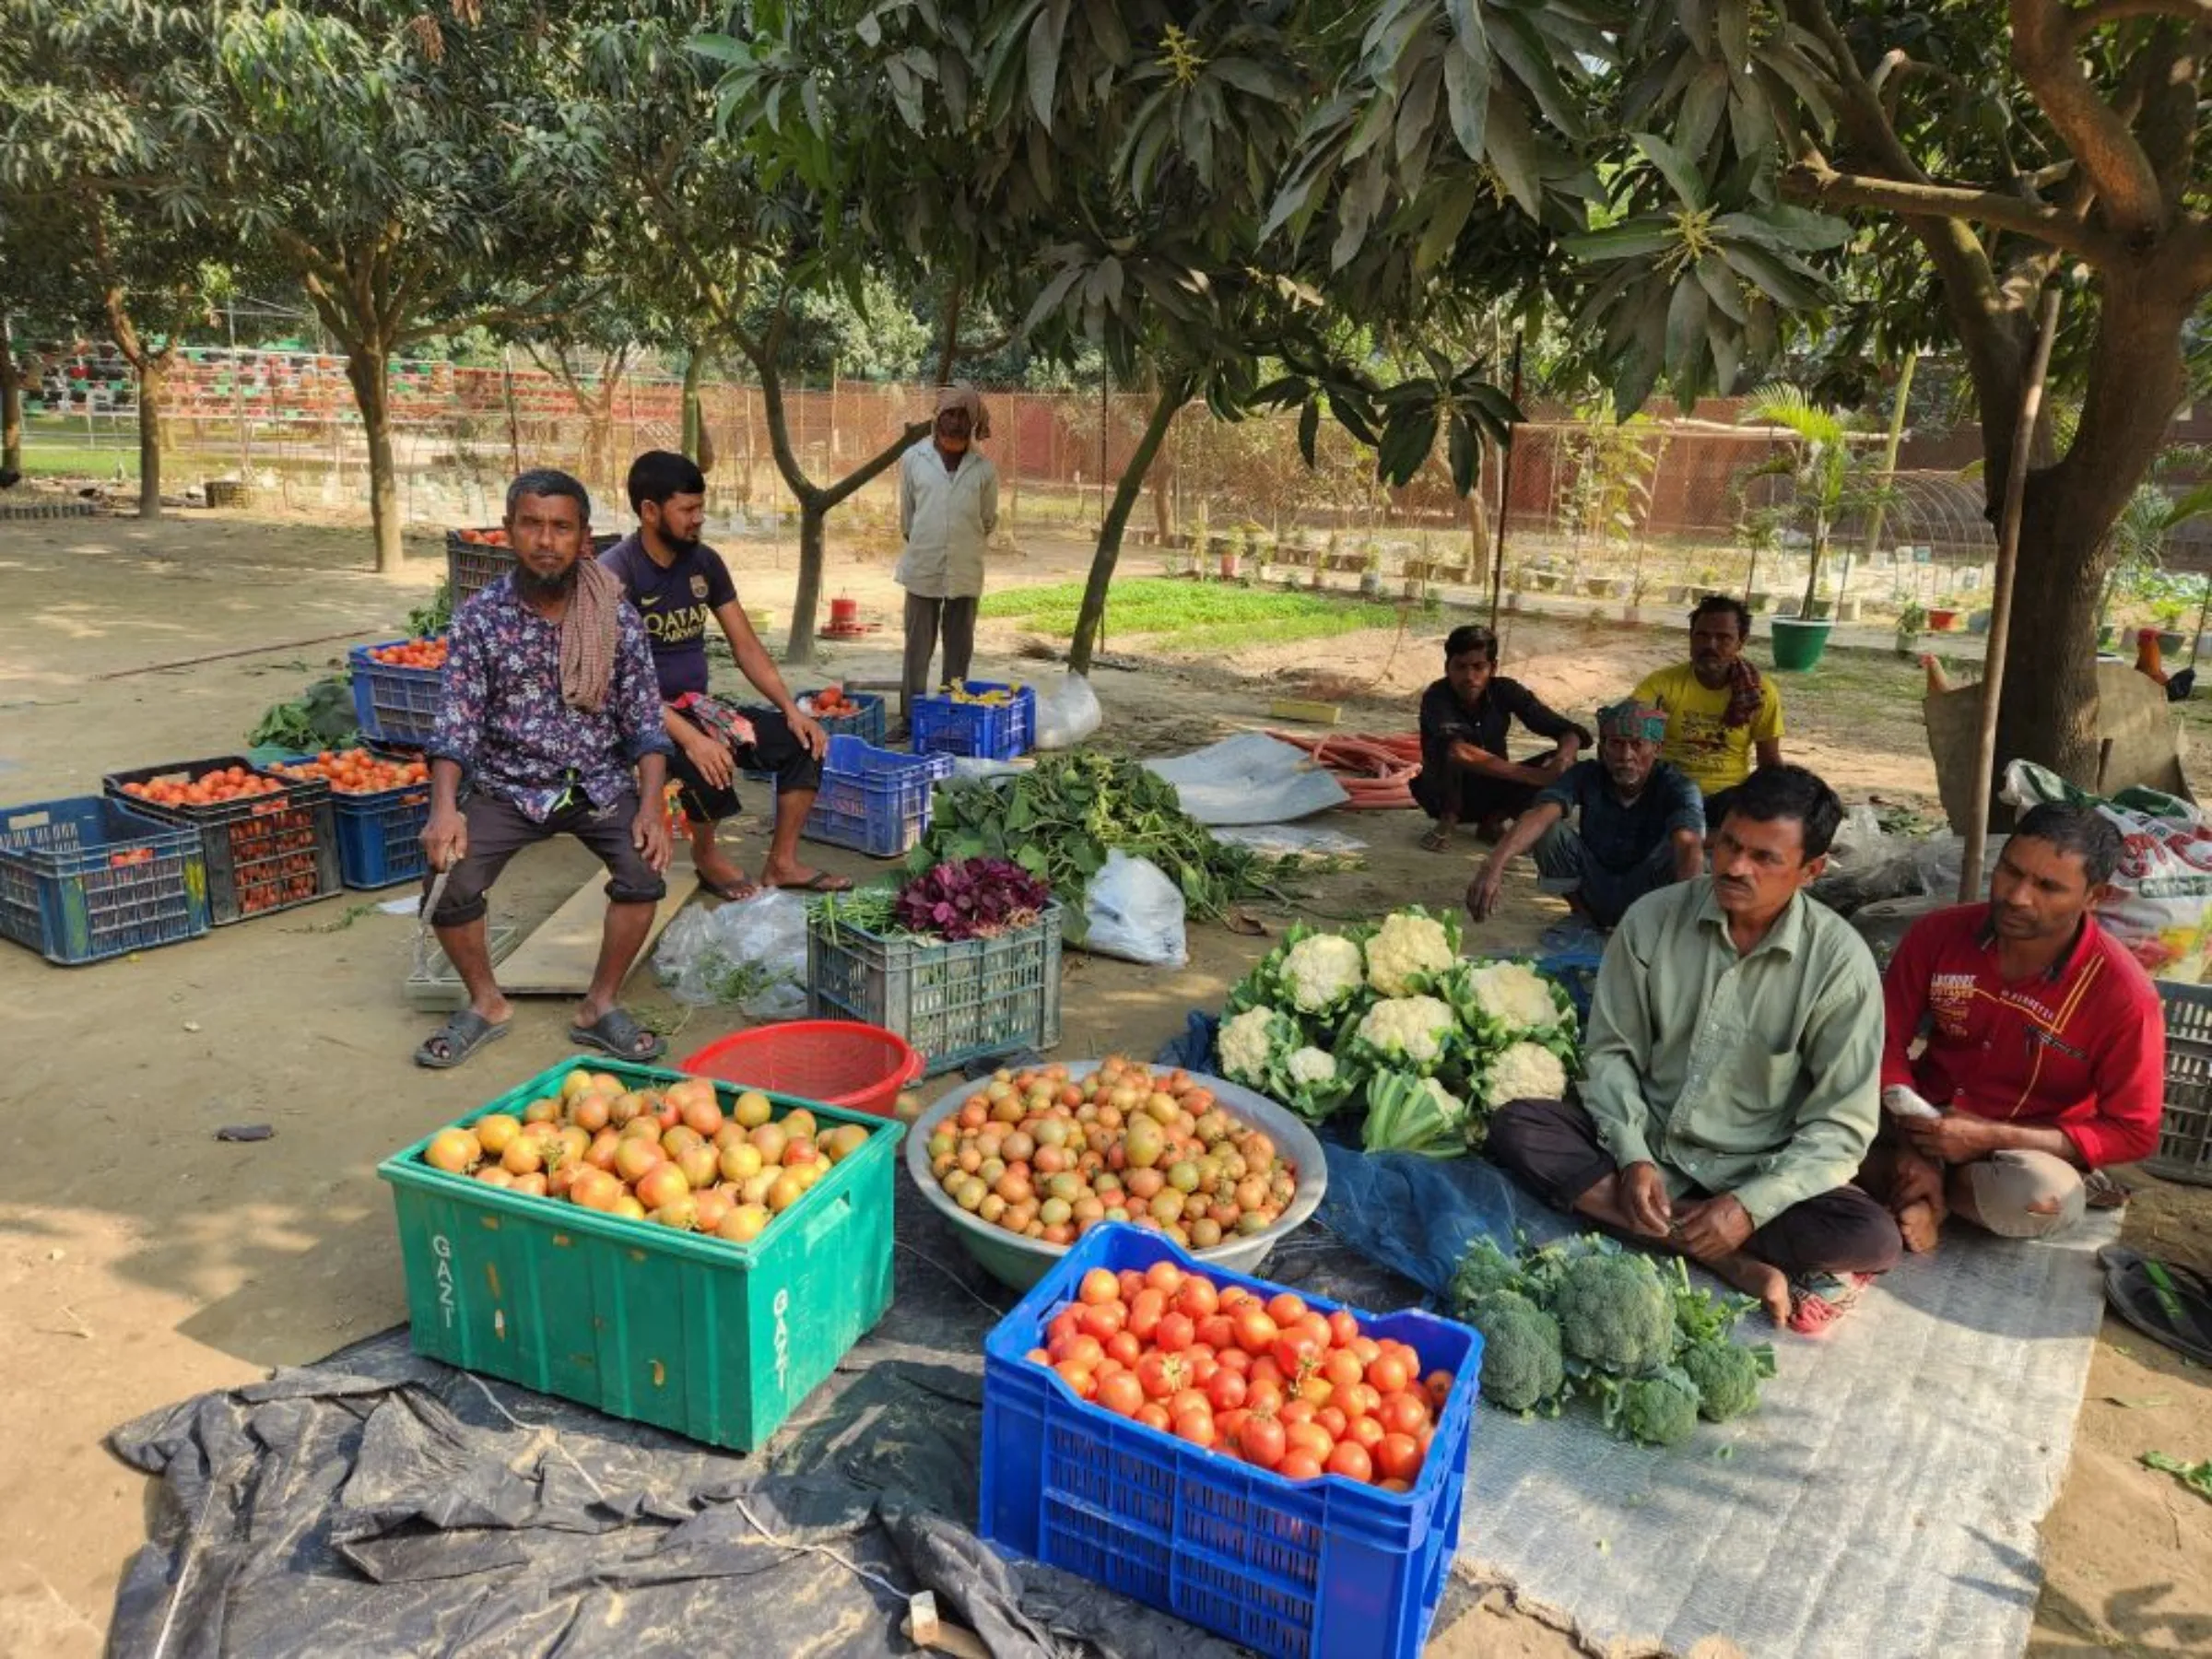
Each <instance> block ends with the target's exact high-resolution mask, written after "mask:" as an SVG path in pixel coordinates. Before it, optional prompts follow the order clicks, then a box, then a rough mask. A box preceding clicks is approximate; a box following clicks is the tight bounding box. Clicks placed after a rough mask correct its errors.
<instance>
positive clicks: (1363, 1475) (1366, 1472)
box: [1322, 1441, 1375, 1481]
mask: <svg viewBox="0 0 2212 1659" xmlns="http://www.w3.org/2000/svg"><path fill="white" fill-rule="evenodd" d="M1322 1466H1323V1467H1324V1468H1325V1469H1327V1470H1328V1472H1329V1473H1330V1474H1332V1475H1341V1476H1343V1477H1345V1478H1346V1479H1347V1480H1359V1481H1369V1480H1372V1479H1374V1477H1375V1462H1374V1459H1373V1458H1371V1457H1370V1456H1368V1454H1367V1448H1366V1447H1364V1446H1362V1445H1360V1444H1359V1442H1358V1441H1337V1442H1336V1444H1335V1446H1333V1447H1332V1448H1330V1451H1329V1460H1328V1462H1327V1463H1326V1464H1324V1465H1322Z"/></svg>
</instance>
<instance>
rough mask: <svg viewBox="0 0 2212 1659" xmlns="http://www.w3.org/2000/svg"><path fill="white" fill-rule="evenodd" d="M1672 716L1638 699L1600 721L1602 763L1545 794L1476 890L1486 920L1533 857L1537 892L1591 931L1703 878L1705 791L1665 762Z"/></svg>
mask: <svg viewBox="0 0 2212 1659" xmlns="http://www.w3.org/2000/svg"><path fill="white" fill-rule="evenodd" d="M1665 737H1666V711H1665V709H1662V708H1660V707H1659V706H1658V705H1657V704H1656V703H1647V702H1642V701H1640V700H1637V699H1635V698H1633V697H1631V698H1629V699H1628V700H1625V701H1622V702H1617V703H1615V704H1613V705H1612V707H1610V708H1607V709H1601V710H1599V711H1598V715H1597V759H1594V760H1578V761H1576V762H1575V763H1574V764H1573V765H1572V766H1571V767H1569V768H1568V769H1567V770H1566V771H1564V772H1562V773H1560V774H1559V777H1558V778H1557V779H1556V780H1554V781H1553V782H1551V783H1550V784H1549V785H1547V787H1545V788H1544V789H1542V790H1540V791H1538V792H1537V794H1536V798H1535V802H1534V803H1533V804H1532V805H1531V806H1530V807H1529V809H1528V810H1527V811H1526V812H1524V813H1523V814H1522V815H1521V818H1519V819H1518V820H1517V821H1516V822H1515V823H1514V825H1513V827H1512V830H1510V831H1509V832H1508V833H1507V835H1506V837H1505V839H1504V840H1503V841H1500V842H1499V843H1498V846H1497V848H1496V850H1495V851H1494V852H1492V853H1491V854H1490V855H1489V857H1488V859H1487V860H1485V861H1484V863H1483V866H1482V868H1481V869H1480V870H1479V871H1477V873H1476V877H1475V879H1474V881H1473V882H1471V883H1470V884H1469V885H1468V887H1467V909H1468V910H1469V911H1470V912H1472V913H1473V914H1474V917H1475V920H1476V921H1477V922H1481V921H1485V920H1487V919H1488V916H1489V914H1490V912H1492V911H1494V910H1495V909H1496V908H1497V906H1498V891H1499V888H1500V885H1501V884H1502V883H1503V881H1504V878H1505V866H1506V865H1507V864H1508V863H1510V862H1511V861H1512V859H1514V858H1516V857H1518V856H1519V855H1520V854H1521V853H1526V852H1530V851H1532V850H1533V851H1534V853H1535V859H1536V870H1537V873H1538V874H1537V881H1536V886H1537V887H1538V888H1540V889H1541V890H1543V891H1544V892H1547V893H1557V894H1559V896H1560V897H1562V898H1564V899H1565V900H1567V904H1568V908H1570V909H1571V910H1572V911H1573V912H1575V914H1577V915H1578V916H1580V917H1582V918H1583V921H1585V922H1587V923H1588V924H1590V925H1591V926H1593V927H1597V928H1610V927H1614V926H1616V925H1618V923H1619V921H1620V919H1621V917H1622V916H1623V915H1624V914H1625V913H1626V912H1627V911H1628V908H1629V906H1630V905H1631V904H1633V903H1635V902H1636V900H1639V899H1641V898H1642V897H1643V896H1644V895H1645V894H1646V893H1651V892H1655V891H1657V890H1658V889H1659V888H1663V887H1666V886H1669V885H1671V884H1672V883H1674V882H1677V881H1688V880H1689V879H1690V878H1691V877H1694V876H1698V875H1701V874H1702V873H1703V872H1704V868H1705V853H1704V844H1705V806H1704V802H1703V800H1702V799H1701V798H1700V796H1699V794H1698V789H1697V785H1696V784H1694V783H1692V782H1690V781H1689V779H1688V778H1687V777H1686V776H1684V775H1683V774H1682V772H1680V771H1677V769H1676V768H1674V767H1673V766H1671V765H1669V764H1668V763H1667V762H1666V761H1665V760H1662V759H1659V747H1660V745H1661V744H1662V743H1663V742H1665Z"/></svg>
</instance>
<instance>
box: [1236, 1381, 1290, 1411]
mask: <svg viewBox="0 0 2212 1659" xmlns="http://www.w3.org/2000/svg"><path fill="white" fill-rule="evenodd" d="M1244 1404H1245V1405H1246V1406H1249V1407H1251V1408H1252V1409H1253V1411H1266V1412H1276V1411H1280V1410H1281V1409H1282V1408H1283V1388H1282V1384H1281V1383H1279V1382H1266V1381H1264V1380H1263V1381H1257V1382H1255V1381H1253V1380H1251V1379H1249V1378H1248V1379H1247V1380H1246V1382H1245V1384H1244Z"/></svg>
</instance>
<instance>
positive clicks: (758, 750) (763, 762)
mask: <svg viewBox="0 0 2212 1659" xmlns="http://www.w3.org/2000/svg"><path fill="white" fill-rule="evenodd" d="M745 717H746V718H747V720H749V721H751V722H752V723H753V741H752V744H751V746H750V747H746V748H741V749H739V750H738V751H737V753H736V768H737V771H764V772H773V773H774V774H775V778H776V787H777V788H778V789H779V790H782V791H787V792H788V791H794V790H796V791H800V792H803V793H806V794H812V793H813V792H814V791H816V790H818V789H819V788H820V787H821V786H822V763H821V762H820V761H819V760H817V759H815V758H814V757H813V755H811V754H810V753H808V752H807V748H806V745H805V744H803V743H801V742H800V741H799V739H798V736H797V735H796V734H795V733H794V732H793V731H792V729H791V722H790V721H788V720H786V719H784V718H783V716H782V715H781V714H779V713H777V712H775V711H774V710H773V709H747V711H746V712H745ZM668 776H669V779H670V781H672V782H676V783H678V784H680V785H682V793H681V794H680V795H678V797H677V798H678V800H679V801H681V803H682V804H683V808H684V816H685V817H686V818H689V819H690V820H691V821H692V822H693V823H695V824H702V823H703V824H719V823H721V822H722V821H723V819H724V818H735V817H736V816H737V814H738V811H739V810H740V803H739V801H738V799H737V789H736V780H735V778H734V777H733V778H732V779H731V781H730V782H729V783H728V784H727V785H725V786H724V787H723V788H720V789H717V788H716V787H715V786H714V785H713V784H712V783H710V782H707V781H706V779H704V778H702V777H700V775H699V768H698V767H696V766H694V765H692V764H691V757H690V756H688V755H687V754H685V753H684V751H683V750H682V749H681V748H680V747H679V748H677V751H676V753H674V754H673V755H670V756H669V757H668Z"/></svg>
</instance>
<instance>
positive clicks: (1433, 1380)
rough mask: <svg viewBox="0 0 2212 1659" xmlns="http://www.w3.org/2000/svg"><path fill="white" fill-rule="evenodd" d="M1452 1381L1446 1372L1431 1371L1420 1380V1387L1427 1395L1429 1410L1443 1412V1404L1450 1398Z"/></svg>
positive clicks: (1450, 1374) (1449, 1373) (1449, 1374)
mask: <svg viewBox="0 0 2212 1659" xmlns="http://www.w3.org/2000/svg"><path fill="white" fill-rule="evenodd" d="M1452 1380H1453V1379H1452V1373H1451V1372H1450V1371H1430V1373H1429V1375H1428V1376H1427V1377H1426V1378H1424V1379H1423V1380H1422V1382H1421V1386H1422V1388H1424V1389H1425V1390H1427V1391H1428V1394H1429V1409H1430V1410H1431V1411H1437V1412H1441V1411H1442V1410H1443V1408H1444V1402H1445V1401H1446V1400H1448V1399H1450V1398H1451V1397H1452Z"/></svg>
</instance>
